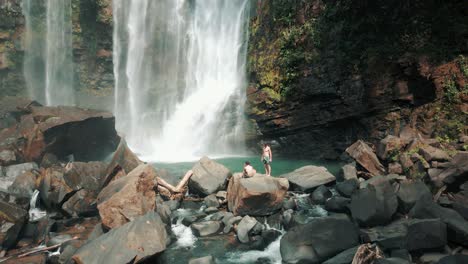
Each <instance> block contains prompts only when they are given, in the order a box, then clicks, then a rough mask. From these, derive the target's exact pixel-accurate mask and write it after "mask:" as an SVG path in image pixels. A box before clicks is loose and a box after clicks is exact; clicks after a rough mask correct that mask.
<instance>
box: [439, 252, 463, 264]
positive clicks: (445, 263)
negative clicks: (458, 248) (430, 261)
mask: <svg viewBox="0 0 468 264" xmlns="http://www.w3.org/2000/svg"><path fill="white" fill-rule="evenodd" d="M466 263H468V255H462V254H455V255H452V256H446V257H443V258H441V259H440V260H439V262H437V264H466Z"/></svg>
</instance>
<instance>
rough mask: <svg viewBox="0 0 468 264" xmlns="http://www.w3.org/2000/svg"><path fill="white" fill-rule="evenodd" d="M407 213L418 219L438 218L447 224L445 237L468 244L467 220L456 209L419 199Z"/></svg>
mask: <svg viewBox="0 0 468 264" xmlns="http://www.w3.org/2000/svg"><path fill="white" fill-rule="evenodd" d="M409 215H410V217H413V218H418V219H430V218H440V220H441V221H442V222H444V223H445V224H446V225H447V239H448V240H449V241H453V242H455V243H459V244H461V245H464V246H468V221H466V220H465V219H464V218H463V217H462V216H461V215H460V214H459V213H457V212H456V211H454V210H452V209H449V208H444V207H441V206H440V205H438V204H436V203H435V202H433V201H432V200H429V199H421V200H419V201H417V202H416V204H415V205H414V207H413V208H412V209H411V211H410V213H409Z"/></svg>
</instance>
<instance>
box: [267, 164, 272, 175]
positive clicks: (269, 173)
mask: <svg viewBox="0 0 468 264" xmlns="http://www.w3.org/2000/svg"><path fill="white" fill-rule="evenodd" d="M268 176H271V165H270V163H268Z"/></svg>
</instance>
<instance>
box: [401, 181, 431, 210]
mask: <svg viewBox="0 0 468 264" xmlns="http://www.w3.org/2000/svg"><path fill="white" fill-rule="evenodd" d="M397 197H398V209H399V211H400V212H402V213H408V212H409V211H410V210H411V208H413V206H414V205H415V204H416V202H417V201H419V200H420V199H432V194H431V191H430V190H429V188H427V186H426V184H424V183H423V182H421V181H416V182H408V181H406V182H402V183H400V188H399V189H398V192H397Z"/></svg>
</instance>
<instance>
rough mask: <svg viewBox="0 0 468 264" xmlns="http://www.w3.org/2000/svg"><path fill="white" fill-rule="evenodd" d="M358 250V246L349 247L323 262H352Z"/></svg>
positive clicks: (335, 263)
mask: <svg viewBox="0 0 468 264" xmlns="http://www.w3.org/2000/svg"><path fill="white" fill-rule="evenodd" d="M357 250H358V246H356V247H352V248H349V249H347V250H345V251H343V252H341V253H339V254H338V255H336V256H334V257H333V258H331V259H328V260H327V261H325V262H324V263H323V264H350V263H351V262H353V258H354V255H356V252H357Z"/></svg>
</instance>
